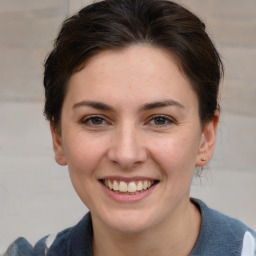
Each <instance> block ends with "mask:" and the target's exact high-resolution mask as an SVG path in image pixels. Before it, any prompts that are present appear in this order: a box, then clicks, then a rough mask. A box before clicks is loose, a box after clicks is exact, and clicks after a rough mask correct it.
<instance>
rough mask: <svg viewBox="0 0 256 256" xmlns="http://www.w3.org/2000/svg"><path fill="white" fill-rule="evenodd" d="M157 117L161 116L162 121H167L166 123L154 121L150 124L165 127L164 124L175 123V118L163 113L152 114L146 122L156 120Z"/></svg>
mask: <svg viewBox="0 0 256 256" xmlns="http://www.w3.org/2000/svg"><path fill="white" fill-rule="evenodd" d="M159 118H161V119H162V120H163V121H165V122H166V121H167V123H165V124H160V125H159V124H156V123H155V122H154V124H152V125H156V126H158V127H165V126H168V125H170V124H174V123H175V120H174V119H172V118H170V117H168V116H165V115H154V116H152V117H151V118H150V119H149V121H148V122H147V123H150V122H151V121H156V119H159Z"/></svg>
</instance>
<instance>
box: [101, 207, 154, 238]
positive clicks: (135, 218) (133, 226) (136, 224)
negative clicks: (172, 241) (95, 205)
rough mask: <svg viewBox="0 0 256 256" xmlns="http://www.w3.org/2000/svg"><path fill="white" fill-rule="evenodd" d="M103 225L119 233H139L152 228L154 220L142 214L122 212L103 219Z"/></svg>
mask: <svg viewBox="0 0 256 256" xmlns="http://www.w3.org/2000/svg"><path fill="white" fill-rule="evenodd" d="M103 221H104V223H105V224H106V225H107V226H108V227H109V228H111V229H112V230H115V231H116V232H120V233H128V234H129V233H140V232H143V231H145V230H147V229H149V228H150V227H152V225H153V223H154V222H155V221H156V220H154V218H153V216H150V215H147V214H143V213H141V212H139V211H132V210H130V211H127V210H125V211H123V212H121V213H117V214H111V216H109V217H107V218H106V216H105V217H104V220H103Z"/></svg>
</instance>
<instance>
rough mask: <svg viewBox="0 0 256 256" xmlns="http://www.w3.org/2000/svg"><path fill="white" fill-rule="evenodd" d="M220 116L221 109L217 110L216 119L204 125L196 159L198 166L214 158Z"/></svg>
mask: <svg viewBox="0 0 256 256" xmlns="http://www.w3.org/2000/svg"><path fill="white" fill-rule="evenodd" d="M219 116H220V112H219V110H215V113H214V119H213V120H212V121H210V122H208V123H206V124H205V125H204V128H203V133H202V136H201V142H200V147H199V151H198V154H197V159H196V166H197V167H202V166H204V165H206V164H208V163H209V161H210V160H211V158H212V155H213V152H214V146H215V141H216V130H217V126H218V122H219Z"/></svg>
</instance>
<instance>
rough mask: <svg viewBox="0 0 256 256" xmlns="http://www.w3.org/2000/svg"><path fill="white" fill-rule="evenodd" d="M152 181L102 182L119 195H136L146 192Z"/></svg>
mask: <svg viewBox="0 0 256 256" xmlns="http://www.w3.org/2000/svg"><path fill="white" fill-rule="evenodd" d="M153 183H154V182H153V181H150V180H145V181H138V182H135V181H131V182H129V183H126V182H124V181H116V180H112V181H111V180H104V184H105V186H106V187H108V188H109V189H111V190H114V191H118V192H121V193H127V192H128V193H136V192H140V191H142V190H147V189H149V188H150V187H151V186H152V185H153Z"/></svg>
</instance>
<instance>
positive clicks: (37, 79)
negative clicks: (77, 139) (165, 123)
mask: <svg viewBox="0 0 256 256" xmlns="http://www.w3.org/2000/svg"><path fill="white" fill-rule="evenodd" d="M91 2H92V1H82V0H44V1H41V0H0V253H1V252H3V251H4V250H5V249H6V248H7V246H8V245H9V244H10V243H11V242H12V241H13V240H14V239H16V238H17V237H18V236H25V237H26V238H27V239H28V240H29V241H30V242H31V243H35V242H36V241H37V240H38V239H40V238H41V237H42V236H44V235H46V234H49V233H55V232H57V231H60V230H62V229H64V228H66V227H69V226H72V225H74V224H76V222H77V221H79V220H80V219H81V218H82V216H83V215H84V214H85V212H86V211H87V209H86V207H85V206H84V205H83V204H82V203H81V202H80V200H79V199H78V197H77V196H76V194H75V192H74V191H73V188H72V185H71V182H70V180H69V175H68V171H67V168H66V167H61V166H58V165H57V164H56V163H55V161H54V155H53V150H52V145H51V138H50V131H49V127H48V126H49V125H48V123H47V122H46V121H45V119H44V117H43V114H42V111H43V101H44V98H43V86H42V70H43V68H42V67H43V62H44V59H45V56H46V54H47V53H48V52H49V50H50V49H51V46H52V44H53V40H54V38H55V36H56V33H57V30H58V28H59V27H60V24H61V23H62V21H63V19H64V18H65V17H67V16H69V15H71V14H73V13H74V12H75V11H77V10H78V9H79V8H81V7H82V6H85V5H86V4H89V3H91ZM176 2H178V3H181V4H183V5H185V6H186V7H188V8H189V9H190V10H192V11H194V12H195V13H196V14H197V15H198V16H199V17H201V18H202V19H203V20H204V21H205V23H206V26H207V31H208V33H209V34H210V36H211V38H212V39H213V41H214V42H215V44H216V46H217V48H218V49H219V51H220V53H221V55H222V57H223V60H224V64H225V66H226V77H225V80H224V82H223V84H222V90H221V106H222V114H221V120H220V125H219V130H218V137H217V145H216V151H215V155H214V157H213V160H212V162H211V164H210V165H209V167H208V168H207V169H205V171H204V173H203V174H202V177H201V178H195V179H194V181H193V184H192V188H191V195H192V196H194V197H197V198H200V199H203V200H204V201H205V202H206V203H207V204H208V205H209V206H210V207H212V208H215V209H217V210H219V211H221V212H223V213H225V214H227V215H229V216H232V217H235V218H238V219H240V220H242V221H243V222H244V223H246V224H247V225H249V226H250V227H252V228H253V229H256V82H255V81H256V79H255V78H256V1H255V0H243V1H241V0H225V1H222V0H215V1H212V0H181V1H176Z"/></svg>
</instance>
